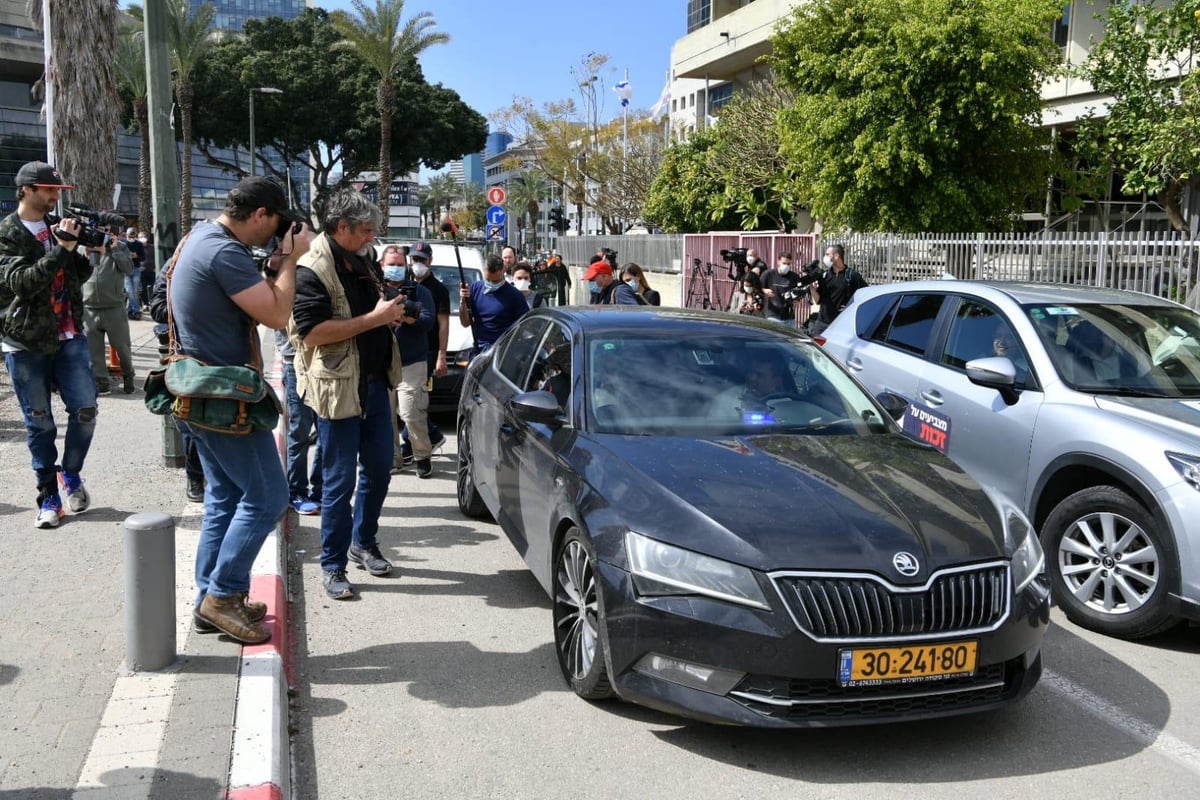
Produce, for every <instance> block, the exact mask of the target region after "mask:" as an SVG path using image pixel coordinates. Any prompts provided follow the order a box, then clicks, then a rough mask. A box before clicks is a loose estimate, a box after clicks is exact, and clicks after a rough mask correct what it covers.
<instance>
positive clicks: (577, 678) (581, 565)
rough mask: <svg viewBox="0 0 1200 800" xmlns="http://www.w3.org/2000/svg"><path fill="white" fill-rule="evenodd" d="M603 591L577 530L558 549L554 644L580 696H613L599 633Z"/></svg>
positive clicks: (590, 557) (598, 698) (569, 534)
mask: <svg viewBox="0 0 1200 800" xmlns="http://www.w3.org/2000/svg"><path fill="white" fill-rule="evenodd" d="M600 624H601V623H600V589H599V586H598V585H597V582H596V575H595V573H594V572H593V569H592V556H591V553H590V552H589V550H588V547H587V544H586V543H585V542H584V540H583V537H582V536H580V534H579V531H578V530H577V529H572V530H570V531H569V532H568V533H567V535H566V536H565V537H564V538H563V541H562V544H561V545H560V547H559V550H558V558H557V560H556V565H555V570H554V644H555V649H556V650H557V651H558V665H559V667H560V668H561V669H562V673H563V677H564V678H566V679H567V682H568V683H569V684H571V688H572V689H573V690H574V691H575V693H576V694H578V695H579V696H580V697H583V698H586V699H588V700H603V699H604V698H607V697H611V696H612V693H613V691H612V685H611V684H610V683H609V680H608V673H607V670H606V669H605V665H604V661H605V658H604V644H603V640H602V638H601V631H600Z"/></svg>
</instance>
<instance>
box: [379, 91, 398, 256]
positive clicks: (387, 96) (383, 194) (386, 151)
mask: <svg viewBox="0 0 1200 800" xmlns="http://www.w3.org/2000/svg"><path fill="white" fill-rule="evenodd" d="M376 100H377V101H378V105H379V182H378V183H377V184H376V185H375V188H376V193H377V194H378V196H379V210H380V211H382V212H383V231H382V234H383V236H385V237H386V236H387V235H388V229H389V227H390V225H389V223H390V221H391V208H390V207H389V206H390V203H391V199H392V116H393V114H395V113H396V87H395V86H394V85H393V84H392V81H391V79H390V78H384V79H383V80H381V81H380V82H379V90H378V94H377V96H376Z"/></svg>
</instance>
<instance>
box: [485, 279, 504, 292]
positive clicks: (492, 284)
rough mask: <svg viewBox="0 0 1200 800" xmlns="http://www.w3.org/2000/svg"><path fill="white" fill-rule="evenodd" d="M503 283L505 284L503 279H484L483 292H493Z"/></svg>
mask: <svg viewBox="0 0 1200 800" xmlns="http://www.w3.org/2000/svg"><path fill="white" fill-rule="evenodd" d="M504 284H505V281H503V280H499V281H488V280H485V281H484V282H483V287H484V289H483V290H484V291H485V292H494V291H496V290H497V289H499V288H500V287H502V286H503V285H504Z"/></svg>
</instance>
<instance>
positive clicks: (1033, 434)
mask: <svg viewBox="0 0 1200 800" xmlns="http://www.w3.org/2000/svg"><path fill="white" fill-rule="evenodd" d="M817 340H818V342H820V343H821V344H822V345H824V347H825V349H826V350H827V351H828V352H829V353H830V354H832V355H833V356H834V357H835V358H838V359H840V360H841V361H842V362H843V363H844V364H845V365H846V366H847V367H849V368H850V370H851V371H852V372H853V373H854V374H855V375H857V376H858V377H859V379H860V380H862V381H863V382H864V383H865V384H866V385H867V387H868V388H869V389H870V390H871V391H872V392H874V393H876V394H884V393H888V394H891V395H896V396H898V398H902V400H903V401H906V402H899V401H898V400H897V398H890V397H888V398H884V399H885V403H886V402H887V401H888V400H891V401H892V405H891V406H890V407H891V408H893V409H894V413H895V414H896V415H897V419H899V420H900V421H901V424H902V425H903V426H904V429H905V430H906V431H908V432H909V433H911V434H912V435H914V436H916V437H917V438H920V439H923V440H925V441H926V442H928V443H929V444H930V445H931V446H934V447H937V448H938V449H940V450H942V451H943V452H945V453H946V454H947V455H949V456H950V457H951V458H952V459H953V460H954V461H956V462H957V463H958V464H959V465H960V466H962V467H963V468H964V469H966V470H967V472H969V473H970V474H971V475H972V477H974V478H975V479H976V480H978V481H979V482H980V483H983V484H985V485H990V486H992V487H995V488H996V489H998V490H999V491H1001V492H1003V493H1005V494H1007V495H1008V496H1009V497H1010V498H1011V499H1013V500H1014V501H1016V502H1017V503H1019V504H1021V506H1022V507H1023V508H1024V509H1025V511H1026V512H1027V513H1028V514H1029V517H1030V518H1031V519H1032V520H1033V522H1034V524H1035V525H1036V526H1037V528H1038V530H1040V531H1041V537H1042V542H1043V546H1044V548H1045V550H1046V561H1047V570H1048V571H1049V575H1050V579H1051V584H1052V587H1053V592H1054V598H1055V601H1056V602H1057V603H1058V605H1059V606H1060V607H1061V608H1062V609H1063V611H1064V612H1065V613H1066V615H1067V616H1068V617H1069V618H1070V619H1071V620H1072V621H1074V622H1076V623H1077V624H1079V625H1082V626H1083V627H1085V628H1090V629H1092V630H1096V631H1100V632H1102V633H1106V634H1109V635H1113V636H1120V637H1124V638H1137V637H1141V636H1148V635H1151V634H1154V633H1157V632H1159V631H1162V630H1165V629H1166V628H1168V627H1171V626H1172V625H1174V624H1175V623H1177V622H1179V621H1180V619H1182V618H1186V619H1192V620H1200V315H1198V314H1196V312H1194V311H1192V310H1190V309H1188V308H1186V307H1184V306H1181V305H1178V304H1176V303H1172V302H1170V301H1167V300H1162V299H1160V298H1157V297H1152V296H1149V295H1143V294H1137V293H1133V292H1124V291H1118V290H1108V289H1092V288H1084V287H1076V286H1053V285H1039V284H1020V283H1004V282H977V281H918V282H911V283H900V284H893V285H890V286H878V287H871V288H867V289H860V290H859V291H858V293H857V294H856V295H855V297H854V302H853V303H852V304H851V305H850V307H849V308H847V309H846V310H845V311H844V312H843V313H842V314H841V315H840V316H839V317H838V319H837V320H836V321H835V322H834V323H833V325H831V326H830V327H829V328H828V329H827V330H826V331H825V332H824V335H823V336H820V337H817Z"/></svg>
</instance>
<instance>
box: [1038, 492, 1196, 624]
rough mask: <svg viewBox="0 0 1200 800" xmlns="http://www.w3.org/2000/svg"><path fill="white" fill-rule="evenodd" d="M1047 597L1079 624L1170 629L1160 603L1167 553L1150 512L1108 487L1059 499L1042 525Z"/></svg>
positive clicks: (1170, 559)
mask: <svg viewBox="0 0 1200 800" xmlns="http://www.w3.org/2000/svg"><path fill="white" fill-rule="evenodd" d="M1043 536H1044V539H1045V544H1046V552H1047V556H1048V559H1047V560H1048V562H1049V563H1048V566H1049V567H1050V572H1051V578H1052V581H1051V585H1052V587H1053V590H1054V597H1055V600H1056V601H1057V602H1058V604H1059V605H1060V606H1061V607H1062V609H1063V611H1064V612H1065V613H1066V615H1067V616H1068V617H1069V618H1070V619H1071V620H1072V621H1073V622H1076V623H1078V624H1080V625H1082V626H1083V627H1085V628H1091V629H1093V630H1097V631H1100V632H1102V633H1107V634H1110V635H1113V636H1122V637H1126V638H1136V637H1140V636H1149V635H1150V634H1153V633H1157V632H1159V631H1162V630H1165V629H1166V628H1169V627H1171V626H1172V625H1173V624H1174V623H1175V621H1176V620H1175V618H1174V617H1173V616H1172V615H1171V614H1170V613H1169V611H1168V609H1167V607H1166V606H1167V603H1166V601H1167V594H1168V592H1169V591H1170V590H1171V589H1170V587H1171V585H1172V583H1173V576H1174V569H1175V559H1174V550H1173V549H1172V548H1171V542H1170V540H1169V538H1168V537H1167V536H1166V535H1164V534H1163V533H1162V532H1160V531H1159V529H1158V526H1157V524H1156V522H1155V520H1154V518H1153V517H1152V516H1151V515H1150V514H1149V513H1148V512H1147V511H1146V509H1145V508H1144V507H1143V506H1142V505H1140V504H1139V503H1137V502H1136V501H1135V500H1134V499H1133V498H1132V497H1130V496H1129V495H1128V494H1126V493H1125V492H1124V491H1122V490H1121V489H1118V488H1116V487H1115V486H1095V487H1092V488H1089V489H1084V490H1083V491H1080V492H1076V493H1075V494H1073V495H1071V496H1070V497H1068V498H1067V499H1065V500H1063V501H1062V503H1060V504H1059V505H1058V507H1057V508H1055V509H1054V511H1053V512H1052V513H1051V514H1050V516H1049V517H1048V518H1047V519H1046V524H1045V526H1044V530H1043Z"/></svg>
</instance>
